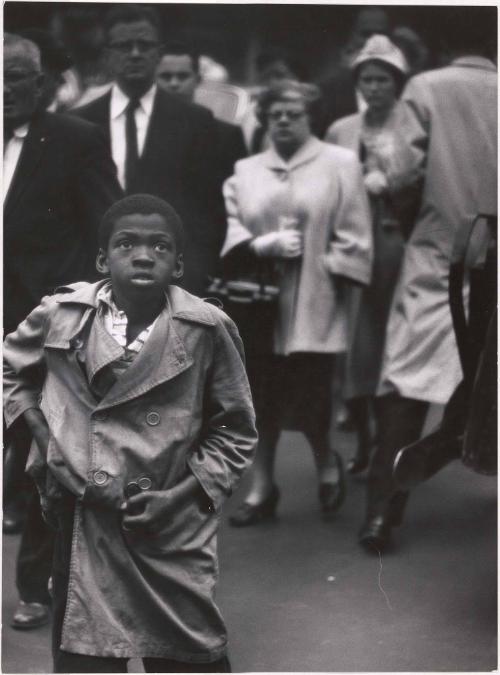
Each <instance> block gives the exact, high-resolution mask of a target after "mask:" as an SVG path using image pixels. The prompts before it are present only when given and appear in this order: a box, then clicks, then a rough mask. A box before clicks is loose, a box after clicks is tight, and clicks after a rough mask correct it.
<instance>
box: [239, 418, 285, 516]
mask: <svg viewBox="0 0 500 675" xmlns="http://www.w3.org/2000/svg"><path fill="white" fill-rule="evenodd" d="M263 422H264V423H263V424H257V428H258V431H259V444H258V446H257V453H256V455H255V460H254V462H253V465H252V468H251V470H250V490H249V492H248V495H247V496H246V498H245V502H246V503H247V504H252V505H255V504H260V503H261V502H263V501H264V500H265V499H266V498H267V497H268V496H269V495H270V494H271V492H272V490H273V487H274V480H273V476H274V460H275V457H276V446H277V445H278V440H279V437H280V433H281V430H280V428H279V426H278V425H277V424H276V423H274V421H273V420H264V421H263Z"/></svg>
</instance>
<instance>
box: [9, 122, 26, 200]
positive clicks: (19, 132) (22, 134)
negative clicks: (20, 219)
mask: <svg viewBox="0 0 500 675" xmlns="http://www.w3.org/2000/svg"><path fill="white" fill-rule="evenodd" d="M28 129H29V124H23V125H22V126H20V127H17V129H14V135H13V136H12V138H11V139H10V141H9V142H8V143H6V145H5V146H4V150H3V201H4V203H5V200H6V198H7V194H8V192H9V188H10V185H11V183H12V179H13V178H14V173H15V171H16V167H17V163H18V162H19V157H20V155H21V151H22V149H23V145H24V139H25V138H26V136H27V135H28Z"/></svg>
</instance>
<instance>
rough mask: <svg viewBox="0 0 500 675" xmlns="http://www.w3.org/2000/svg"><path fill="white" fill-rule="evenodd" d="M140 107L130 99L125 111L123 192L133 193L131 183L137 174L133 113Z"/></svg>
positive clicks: (135, 101) (137, 100) (137, 150)
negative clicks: (125, 144)
mask: <svg viewBox="0 0 500 675" xmlns="http://www.w3.org/2000/svg"><path fill="white" fill-rule="evenodd" d="M139 105H140V101H139V99H136V98H131V99H130V100H129V102H128V105H127V108H126V110H125V140H126V143H127V151H126V154H125V192H126V193H127V194H130V193H131V192H133V181H134V178H135V176H136V173H137V164H138V162H139V148H138V144H137V125H136V123H135V111H136V110H137V108H138V107H139Z"/></svg>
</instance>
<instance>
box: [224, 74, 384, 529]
mask: <svg viewBox="0 0 500 675" xmlns="http://www.w3.org/2000/svg"><path fill="white" fill-rule="evenodd" d="M318 94H319V92H317V90H316V88H315V87H313V86H312V85H307V84H303V83H299V82H295V81H283V82H281V83H279V84H276V85H274V86H271V87H269V88H268V89H267V90H265V91H264V92H263V93H262V95H261V97H260V98H259V108H258V111H259V113H258V114H259V121H261V123H262V124H263V125H264V127H265V129H266V132H267V133H268V135H269V139H270V141H271V147H270V148H269V150H267V151H266V152H262V153H260V154H257V155H254V156H253V157H248V158H247V159H242V160H240V161H239V162H237V163H236V166H235V173H234V175H233V176H232V177H231V178H229V179H228V180H227V181H226V183H225V185H224V196H225V200H226V210H227V215H228V230H227V236H226V241H225V244H224V246H223V250H222V255H223V256H224V257H225V258H226V264H228V263H229V261H230V259H231V258H232V259H233V262H234V263H235V268H236V269H239V270H241V269H242V268H243V267H244V265H246V266H247V268H250V269H254V270H255V269H257V268H258V267H259V266H260V265H261V264H262V263H267V266H273V267H274V271H275V278H274V283H275V284H276V286H277V287H278V289H279V295H278V299H277V301H276V314H275V320H274V326H273V335H272V338H271V340H270V343H271V344H269V346H268V349H267V351H266V350H265V349H263V348H259V350H258V351H257V352H256V351H255V350H253V349H252V344H251V342H250V341H249V340H248V339H247V341H246V342H245V335H244V333H242V334H243V339H244V342H245V350H246V357H247V369H248V374H249V379H250V384H251V386H252V393H253V395H254V402H255V408H256V412H257V427H258V431H259V446H258V450H257V457H256V459H255V462H254V465H253V467H252V471H251V475H250V489H249V492H248V494H247V496H246V499H245V501H244V503H243V504H241V505H240V507H239V508H238V509H237V511H236V513H235V514H233V516H232V517H231V519H230V521H231V523H232V525H235V526H240V527H241V526H246V525H253V524H256V523H259V522H262V521H263V520H266V519H268V518H270V517H271V516H272V515H273V514H274V512H275V509H276V506H277V503H278V497H279V492H278V488H277V487H276V485H275V483H274V478H273V476H274V471H273V460H274V456H275V451H276V445H277V443H278V439H279V436H280V433H281V431H282V430H283V429H289V430H290V429H293V430H296V431H301V432H303V433H304V435H305V436H306V438H307V440H308V441H309V443H310V445H311V447H312V450H313V453H314V456H315V459H316V464H317V468H318V479H319V499H320V503H321V508H322V511H323V512H324V513H333V512H334V511H335V510H336V509H337V508H338V507H339V506H340V504H341V502H342V501H343V497H344V482H343V470H342V461H341V458H340V456H339V455H338V454H337V453H335V452H333V451H332V450H331V448H330V444H329V437H328V431H329V423H330V414H331V408H332V401H331V385H332V373H333V368H334V363H335V354H336V353H338V352H343V351H345V350H346V348H347V318H348V317H347V302H346V294H347V287H348V286H350V285H351V283H360V284H366V283H368V282H369V280H370V275H371V260H372V234H371V227H370V215H369V207H368V200H367V198H366V196H365V194H364V192H363V184H362V175H361V166H360V164H359V161H358V159H357V157H356V155H355V153H354V152H351V151H350V150H346V149H345V148H340V147H336V146H332V145H330V144H328V143H324V142H322V141H320V140H319V139H318V138H316V137H315V136H314V135H313V133H312V131H311V116H312V114H313V103H314V100H315V99H316V98H317V97H318ZM236 320H237V319H236ZM263 323H264V317H263V316H261V317H256V321H255V326H254V334H260V333H261V332H262V330H263ZM250 337H251V336H250Z"/></svg>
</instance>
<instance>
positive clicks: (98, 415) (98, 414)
mask: <svg viewBox="0 0 500 675" xmlns="http://www.w3.org/2000/svg"><path fill="white" fill-rule="evenodd" d="M107 418H108V413H106V412H104V410H101V411H99V412H96V414H95V415H94V419H95V421H96V422H104V420H106V419H107Z"/></svg>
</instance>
